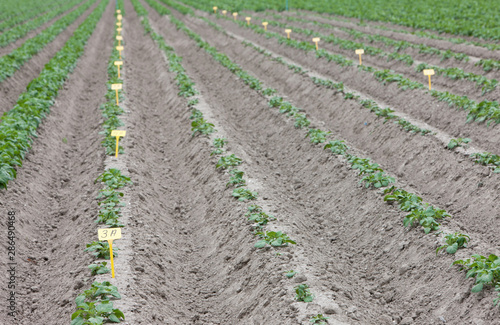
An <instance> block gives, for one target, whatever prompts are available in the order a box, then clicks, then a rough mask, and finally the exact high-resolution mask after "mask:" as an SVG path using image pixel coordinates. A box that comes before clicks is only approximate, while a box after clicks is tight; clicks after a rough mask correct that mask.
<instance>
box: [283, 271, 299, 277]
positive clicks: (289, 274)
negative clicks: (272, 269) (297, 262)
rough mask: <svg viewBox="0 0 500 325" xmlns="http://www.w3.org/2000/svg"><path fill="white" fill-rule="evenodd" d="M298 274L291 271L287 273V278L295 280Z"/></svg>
mask: <svg viewBox="0 0 500 325" xmlns="http://www.w3.org/2000/svg"><path fill="white" fill-rule="evenodd" d="M297 273H298V272H296V271H294V270H290V271H286V272H285V276H286V277H287V278H289V279H291V278H293V277H294V276H295V274H297Z"/></svg>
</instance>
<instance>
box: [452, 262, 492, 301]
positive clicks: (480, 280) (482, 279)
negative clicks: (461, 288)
mask: <svg viewBox="0 0 500 325" xmlns="http://www.w3.org/2000/svg"><path fill="white" fill-rule="evenodd" d="M453 265H461V270H464V269H465V270H467V274H466V278H475V279H476V284H475V285H474V286H473V287H472V290H471V292H474V293H477V292H481V291H482V290H483V288H484V286H487V285H492V286H495V290H496V291H500V290H498V289H499V284H500V259H499V258H498V257H497V256H496V255H493V254H490V255H489V256H488V257H485V256H481V255H472V259H470V258H468V259H466V260H457V261H455V262H453ZM499 298H500V296H499ZM498 302H499V300H498V299H495V300H494V304H495V305H497V304H498Z"/></svg>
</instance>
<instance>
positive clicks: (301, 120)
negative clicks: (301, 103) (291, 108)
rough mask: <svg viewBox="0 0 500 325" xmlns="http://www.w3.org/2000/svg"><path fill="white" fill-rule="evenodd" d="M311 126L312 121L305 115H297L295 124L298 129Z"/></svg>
mask: <svg viewBox="0 0 500 325" xmlns="http://www.w3.org/2000/svg"><path fill="white" fill-rule="evenodd" d="M310 124H311V121H310V120H309V119H308V118H306V114H305V113H297V114H295V123H294V124H293V125H294V126H295V127H296V128H298V129H302V128H306V127H308V126H309V125H310Z"/></svg>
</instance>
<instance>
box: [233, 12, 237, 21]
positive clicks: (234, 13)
mask: <svg viewBox="0 0 500 325" xmlns="http://www.w3.org/2000/svg"><path fill="white" fill-rule="evenodd" d="M236 16H238V13H237V12H233V17H234V20H236Z"/></svg>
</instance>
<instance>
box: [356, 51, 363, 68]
mask: <svg viewBox="0 0 500 325" xmlns="http://www.w3.org/2000/svg"><path fill="white" fill-rule="evenodd" d="M355 52H356V54H359V65H361V64H362V63H361V54H364V53H365V50H363V49H359V50H356V51H355Z"/></svg>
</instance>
